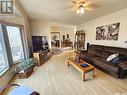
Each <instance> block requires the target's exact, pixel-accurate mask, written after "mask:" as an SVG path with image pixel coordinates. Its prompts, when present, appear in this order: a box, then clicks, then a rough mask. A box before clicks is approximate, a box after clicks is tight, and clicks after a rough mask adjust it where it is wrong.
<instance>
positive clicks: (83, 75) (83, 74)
mask: <svg viewBox="0 0 127 95" xmlns="http://www.w3.org/2000/svg"><path fill="white" fill-rule="evenodd" d="M82 81H85V72H82Z"/></svg>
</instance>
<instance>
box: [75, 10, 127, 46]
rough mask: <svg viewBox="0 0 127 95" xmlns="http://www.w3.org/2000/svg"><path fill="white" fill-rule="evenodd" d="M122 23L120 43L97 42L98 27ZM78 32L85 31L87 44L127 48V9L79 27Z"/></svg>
mask: <svg viewBox="0 0 127 95" xmlns="http://www.w3.org/2000/svg"><path fill="white" fill-rule="evenodd" d="M117 22H120V30H119V37H118V41H108V40H96V27H98V26H102V25H108V24H113V23H117ZM77 30H84V31H85V33H86V43H88V42H89V43H91V44H99V45H106V46H117V47H127V45H126V44H125V41H127V9H123V10H121V11H118V12H115V13H112V14H109V15H106V16H103V17H100V18H97V19H94V20H92V21H89V22H86V23H84V24H81V25H78V26H77Z"/></svg>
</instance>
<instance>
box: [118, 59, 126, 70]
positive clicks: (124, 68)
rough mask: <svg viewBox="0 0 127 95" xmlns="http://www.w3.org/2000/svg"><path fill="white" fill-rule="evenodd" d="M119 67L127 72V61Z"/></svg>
mask: <svg viewBox="0 0 127 95" xmlns="http://www.w3.org/2000/svg"><path fill="white" fill-rule="evenodd" d="M118 66H119V67H120V68H121V69H123V70H127V61H126V62H122V63H119V64H118Z"/></svg>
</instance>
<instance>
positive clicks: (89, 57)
mask: <svg viewBox="0 0 127 95" xmlns="http://www.w3.org/2000/svg"><path fill="white" fill-rule="evenodd" d="M96 57H98V56H97V55H94V54H90V53H83V54H81V55H80V58H81V59H82V60H84V61H86V62H89V63H93V59H94V58H96Z"/></svg>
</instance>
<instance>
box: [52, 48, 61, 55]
mask: <svg viewBox="0 0 127 95" xmlns="http://www.w3.org/2000/svg"><path fill="white" fill-rule="evenodd" d="M51 52H52V54H53V55H59V54H61V53H62V50H61V49H51Z"/></svg>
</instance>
